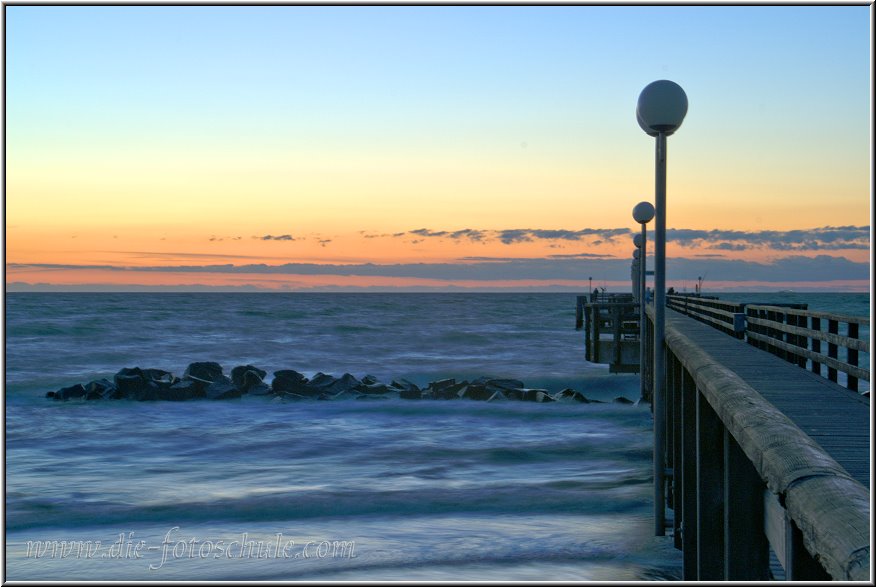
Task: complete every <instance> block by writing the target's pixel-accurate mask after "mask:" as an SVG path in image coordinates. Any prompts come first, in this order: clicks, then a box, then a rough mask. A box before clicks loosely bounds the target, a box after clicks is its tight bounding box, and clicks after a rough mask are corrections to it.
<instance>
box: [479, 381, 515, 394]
mask: <svg viewBox="0 0 876 587" xmlns="http://www.w3.org/2000/svg"><path fill="white" fill-rule="evenodd" d="M475 383H482V384H483V385H485V386H486V387H487V389H492V390H493V391H496V390H499V389H501V390H503V391H511V390H514V389H523V388H524V387H526V386H525V385H524V384H523V382H522V381H519V380H517V379H486V380H485V381H484V380H483V379H479V380H475Z"/></svg>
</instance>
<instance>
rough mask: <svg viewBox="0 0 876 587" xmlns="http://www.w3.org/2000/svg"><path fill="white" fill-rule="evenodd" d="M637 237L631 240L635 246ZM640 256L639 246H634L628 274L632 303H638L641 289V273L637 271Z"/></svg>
mask: <svg viewBox="0 0 876 587" xmlns="http://www.w3.org/2000/svg"><path fill="white" fill-rule="evenodd" d="M638 237H639V235H638V234H637V235H636V238H634V239H633V244H636V242H637V241H638V240H639V238H638ZM640 255H641V251H639V246H638V245H637V244H636V248H635V249H633V264H632V270H631V272H630V277H631V278H632V282H633V300H634V301H638V299H639V292H640V290H641V289H642V288H641V287H640V285H641V279H642V272H641V271H639V267H640V262H641V261H640V257H639V256H640Z"/></svg>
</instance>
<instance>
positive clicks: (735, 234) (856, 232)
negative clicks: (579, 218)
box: [365, 226, 870, 251]
mask: <svg viewBox="0 0 876 587" xmlns="http://www.w3.org/2000/svg"><path fill="white" fill-rule="evenodd" d="M633 234H634V232H633V231H632V230H630V229H629V228H581V229H577V230H568V229H543V228H506V229H502V230H485V229H474V228H466V229H463V230H456V231H450V230H433V229H430V228H418V229H416V230H409V231H407V232H397V233H394V234H392V235H386V234H384V235H370V234H366V235H365V238H377V237H390V236H391V237H392V238H402V237H406V236H415V237H418V238H419V239H420V240H422V239H427V238H438V239H448V240H451V241H456V242H459V241H462V240H468V241H471V242H482V243H486V242H492V241H498V242H501V243H504V244H506V245H514V244H519V243H531V242H536V241H572V242H579V241H585V240H587V241H589V243H590V244H592V245H601V244H604V243H613V242H615V239H617V238H618V237H625V236H632V235H633ZM652 236H653V235H652ZM666 240H667V242H672V243H675V244H678V245H680V246H682V247H689V248H701V249H711V250H718V251H747V250H751V249H767V250H774V251H840V250H867V249H869V248H870V227H869V226H822V227H817V228H811V229H806V230H786V231H778V230H760V231H745V230H719V229H713V230H701V229H692V228H670V229H667V231H666ZM416 242H419V240H418V241H416ZM551 246H554V245H551Z"/></svg>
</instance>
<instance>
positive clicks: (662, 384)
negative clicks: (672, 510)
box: [636, 80, 687, 536]
mask: <svg viewBox="0 0 876 587" xmlns="http://www.w3.org/2000/svg"><path fill="white" fill-rule="evenodd" d="M685 114H687V95H686V94H685V93H684V90H682V89H681V86H679V85H678V84H676V83H675V82H672V81H669V80H658V81H655V82H651V83H650V84H648V85H647V86H645V88H644V89H643V90H642V92H641V93H640V94H639V101H638V103H637V104H636V120H637V121H638V123H639V126H640V127H642V130H644V131H645V133H647V134H648V135H650V136H652V137H656V139H657V141H656V149H655V155H656V156H655V167H656V169H655V173H654V176H655V182H654V204H655V206H654V207H655V212H656V214H655V218H656V221H655V223H654V393H653V397H652V401H653V403H652V406H653V408H654V532H655V535H656V536H664V535H665V534H666V515H665V514H666V512H665V510H664V485H665V471H664V462H665V458H664V437H665V423H666V413H665V398H664V395H665V393H664V392H665V389H666V351H665V349H664V348H663V344H664V340H665V319H666V313H665V310H666V137H668V136H669V135H671V134H672V133H674V132H675V131H676V130H678V127H679V126H681V123H682V121H683V120H684V116H685Z"/></svg>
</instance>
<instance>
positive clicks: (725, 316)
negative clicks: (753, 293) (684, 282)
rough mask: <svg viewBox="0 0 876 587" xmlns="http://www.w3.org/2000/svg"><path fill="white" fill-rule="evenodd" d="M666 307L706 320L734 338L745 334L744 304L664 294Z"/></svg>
mask: <svg viewBox="0 0 876 587" xmlns="http://www.w3.org/2000/svg"><path fill="white" fill-rule="evenodd" d="M666 307H667V308H671V309H673V310H676V311H678V312H681V313H682V314H686V315H688V316H690V317H691V318H695V319H697V320H699V321H700V322H706V323H708V324H710V325H711V326H714V327H715V328H718V329H719V330H722V331H724V332H726V333H727V334H729V335H731V336H735V337H736V338H743V337H744V336H745V313H744V312H745V310H744V308H745V304H739V303H734V302H722V301H721V300H719V299H717V298H706V297H693V296H666Z"/></svg>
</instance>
